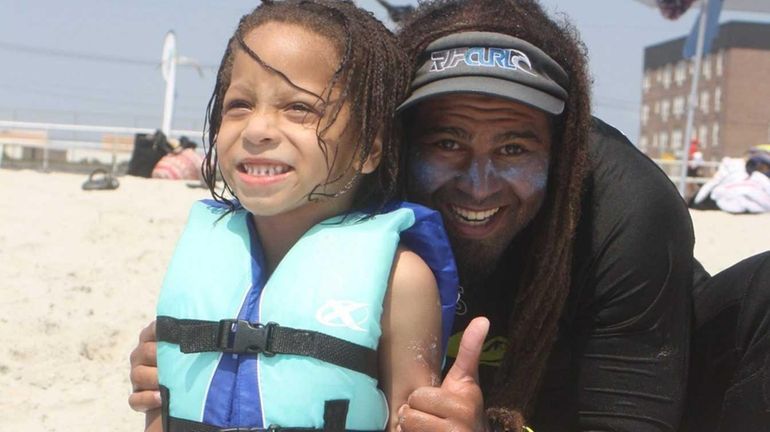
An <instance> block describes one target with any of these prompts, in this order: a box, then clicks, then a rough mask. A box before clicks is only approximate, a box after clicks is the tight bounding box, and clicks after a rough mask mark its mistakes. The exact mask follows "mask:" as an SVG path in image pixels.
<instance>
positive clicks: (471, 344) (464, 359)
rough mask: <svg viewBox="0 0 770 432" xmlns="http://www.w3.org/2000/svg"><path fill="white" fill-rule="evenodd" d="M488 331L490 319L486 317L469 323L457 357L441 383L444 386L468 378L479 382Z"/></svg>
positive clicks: (476, 382)
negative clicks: (481, 359) (482, 350)
mask: <svg viewBox="0 0 770 432" xmlns="http://www.w3.org/2000/svg"><path fill="white" fill-rule="evenodd" d="M487 332H489V320H487V319H486V318H484V317H478V318H474V319H473V321H471V322H470V324H468V327H466V328H465V332H463V337H462V339H460V349H459V350H458V351H457V358H456V359H455V362H454V364H453V365H452V367H451V368H450V369H449V372H447V375H446V378H444V382H443V384H442V385H441V387H442V388H444V387H446V386H452V385H454V384H455V383H457V382H463V381H468V380H472V381H473V382H474V383H475V384H478V382H479V357H480V356H481V349H482V348H483V347H484V340H485V339H486V338H487Z"/></svg>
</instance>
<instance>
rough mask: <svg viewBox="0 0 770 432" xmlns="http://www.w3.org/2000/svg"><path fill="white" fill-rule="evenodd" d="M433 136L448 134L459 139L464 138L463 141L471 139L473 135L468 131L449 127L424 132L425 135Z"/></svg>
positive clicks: (429, 129) (439, 127) (433, 128)
mask: <svg viewBox="0 0 770 432" xmlns="http://www.w3.org/2000/svg"><path fill="white" fill-rule="evenodd" d="M433 134H447V135H452V136H455V137H457V138H463V139H470V137H471V134H469V133H468V132H467V131H466V130H464V129H461V128H457V127H448V126H437V127H432V128H428V129H426V130H425V131H424V132H423V135H433Z"/></svg>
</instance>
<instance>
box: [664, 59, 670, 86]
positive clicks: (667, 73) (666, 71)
mask: <svg viewBox="0 0 770 432" xmlns="http://www.w3.org/2000/svg"><path fill="white" fill-rule="evenodd" d="M669 87H671V65H670V64H667V65H666V67H665V69H663V88H664V89H666V90H668V88H669Z"/></svg>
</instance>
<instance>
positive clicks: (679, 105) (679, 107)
mask: <svg viewBox="0 0 770 432" xmlns="http://www.w3.org/2000/svg"><path fill="white" fill-rule="evenodd" d="M673 113H674V117H676V118H677V119H678V118H680V117H681V116H682V115H683V114H684V96H677V97H675V98H674V107H673Z"/></svg>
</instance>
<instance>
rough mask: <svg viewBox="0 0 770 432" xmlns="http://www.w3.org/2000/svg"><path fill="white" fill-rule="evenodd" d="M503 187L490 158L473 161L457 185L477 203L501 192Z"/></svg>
mask: <svg viewBox="0 0 770 432" xmlns="http://www.w3.org/2000/svg"><path fill="white" fill-rule="evenodd" d="M502 185H503V183H502V181H501V180H500V177H499V176H498V173H497V171H496V170H495V167H494V165H493V164H492V160H490V159H489V158H488V157H483V158H474V159H472V160H471V161H470V162H469V164H468V166H467V168H466V170H465V171H464V172H463V173H462V174H461V175H460V177H459V179H458V183H457V186H458V188H459V189H460V190H461V191H462V192H465V193H466V194H468V195H469V196H470V197H471V198H473V199H474V200H476V201H483V200H484V199H486V198H489V197H490V196H492V195H494V194H495V193H497V192H499V191H500V189H501V188H502Z"/></svg>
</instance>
